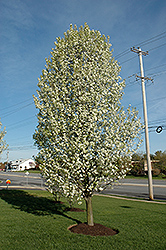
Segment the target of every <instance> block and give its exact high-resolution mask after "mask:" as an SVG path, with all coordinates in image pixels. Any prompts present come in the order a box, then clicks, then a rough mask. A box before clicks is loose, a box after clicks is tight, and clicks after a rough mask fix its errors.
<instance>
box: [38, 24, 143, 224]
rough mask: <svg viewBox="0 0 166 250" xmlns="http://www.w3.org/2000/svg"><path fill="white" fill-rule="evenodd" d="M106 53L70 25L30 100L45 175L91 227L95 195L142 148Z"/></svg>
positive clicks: (99, 38)
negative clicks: (80, 206)
mask: <svg viewBox="0 0 166 250" xmlns="http://www.w3.org/2000/svg"><path fill="white" fill-rule="evenodd" d="M110 47H111V44H110V43H109V37H107V38H106V37H105V36H104V35H101V33H100V32H99V31H94V30H90V28H89V26H88V25H87V24H85V25H84V27H83V26H81V27H80V28H79V29H77V27H76V26H74V27H73V26H72V25H71V26H70V30H68V31H67V32H66V33H64V38H60V37H59V38H57V41H56V42H55V48H53V49H52V51H51V57H50V58H48V59H46V66H45V70H43V71H42V75H41V76H40V79H39V82H38V87H39V90H38V91H37V93H38V97H34V100H35V105H36V108H38V109H39V113H38V126H37V129H36V131H35V134H34V139H35V143H36V145H37V146H38V148H39V150H40V152H39V156H40V158H41V159H42V164H41V169H42V171H43V174H44V176H45V178H46V179H47V182H48V183H52V184H53V185H54V184H55V186H58V189H59V190H58V192H60V193H62V194H64V191H65V193H71V192H72V194H71V197H74V196H75V195H76V197H77V198H78V199H79V198H84V200H85V202H86V210H87V222H88V225H90V226H93V225H94V222H93V213H92V203H91V197H92V195H93V193H94V192H95V191H102V190H103V189H105V188H106V187H107V186H110V185H112V184H113V183H114V181H116V180H119V179H120V178H122V177H124V176H125V174H126V171H127V170H128V163H127V160H128V159H129V158H130V156H131V154H132V153H133V152H134V150H136V149H137V148H138V146H139V143H140V139H139V132H140V129H141V126H140V119H138V117H137V112H136V110H135V109H133V108H131V107H129V108H128V109H127V111H126V112H125V111H124V110H123V107H122V106H121V102H120V99H121V98H122V95H123V89H124V87H125V82H124V81H121V78H120V75H119V74H120V66H119V64H118V62H117V61H115V60H114V58H113V56H112V51H111V50H110ZM65 195H66V194H65Z"/></svg>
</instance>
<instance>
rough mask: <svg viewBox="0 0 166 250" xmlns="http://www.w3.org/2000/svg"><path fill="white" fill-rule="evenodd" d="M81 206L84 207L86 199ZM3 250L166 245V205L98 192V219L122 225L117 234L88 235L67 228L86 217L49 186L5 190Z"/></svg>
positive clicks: (0, 221) (1, 195)
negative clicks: (62, 201) (56, 198)
mask: <svg viewBox="0 0 166 250" xmlns="http://www.w3.org/2000/svg"><path fill="white" fill-rule="evenodd" d="M77 207H79V208H82V209H85V204H84V203H83V204H82V205H81V206H79V205H77ZM0 208H1V214H0V229H1V231H0V236H1V237H0V249H1V250H6V249H10V250H17V249H20V250H24V249H27V250H37V249H41V250H46V249H47V250H50V249H55V250H56V249H57V250H59V249H63V250H68V249H71V250H75V249H76V250H79V249H82V250H87V249H95V250H98V249H99V250H103V249H106V250H109V249H112V250H116V249H119V250H123V249H129V250H132V249H133V250H135V249H139V250H140V249H142V250H145V249H151V250H152V249H154V250H159V249H163V250H165V249H166V234H165V232H166V205H164V204H152V203H144V202H138V201H127V200H119V199H115V198H108V197H99V196H94V197H93V212H94V221H95V223H100V224H103V225H105V226H107V227H110V228H113V229H118V230H119V233H118V234H116V235H114V236H109V237H105V236H102V237H101V236H97V237H92V236H85V235H79V234H73V233H71V232H70V231H68V230H67V228H68V227H69V226H70V225H73V224H76V223H78V222H85V221H86V213H85V212H66V211H65V208H66V206H65V204H63V205H61V204H55V203H54V202H53V200H52V196H51V195H50V194H49V193H48V192H46V191H34V190H31V191H23V190H11V189H9V190H0Z"/></svg>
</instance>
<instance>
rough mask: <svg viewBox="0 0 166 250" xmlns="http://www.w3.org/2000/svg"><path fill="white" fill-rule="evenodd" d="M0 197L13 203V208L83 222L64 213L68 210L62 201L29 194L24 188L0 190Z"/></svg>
mask: <svg viewBox="0 0 166 250" xmlns="http://www.w3.org/2000/svg"><path fill="white" fill-rule="evenodd" d="M0 198H1V199H3V200H4V201H6V202H7V203H8V204H11V205H12V207H13V208H15V209H19V210H21V211H24V212H27V213H31V214H35V215H38V216H45V215H53V214H58V215H62V216H64V217H66V218H68V219H71V220H74V221H76V222H77V223H78V224H79V223H81V222H80V221H78V220H77V219H74V218H71V217H69V216H67V215H66V214H64V212H65V211H66V210H67V206H65V205H64V204H61V203H55V202H54V201H53V200H51V199H49V198H47V197H39V196H35V195H33V194H29V193H28V192H26V191H24V190H9V189H8V190H7V189H3V190H0Z"/></svg>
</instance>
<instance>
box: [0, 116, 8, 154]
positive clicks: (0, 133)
mask: <svg viewBox="0 0 166 250" xmlns="http://www.w3.org/2000/svg"><path fill="white" fill-rule="evenodd" d="M1 128H2V123H1V121H0V155H1V154H2V152H3V150H5V149H7V144H6V142H5V141H4V140H3V138H4V136H5V134H6V131H5V128H4V129H3V130H2V131H1Z"/></svg>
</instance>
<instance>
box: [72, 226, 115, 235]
mask: <svg viewBox="0 0 166 250" xmlns="http://www.w3.org/2000/svg"><path fill="white" fill-rule="evenodd" d="M68 230H70V231H71V232H72V233H77V234H84V235H91V236H113V235H115V234H118V233H119V231H118V230H114V229H111V228H108V227H105V226H103V225H101V224H96V223H94V226H88V225H87V224H86V223H80V224H75V225H72V226H70V227H68Z"/></svg>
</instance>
